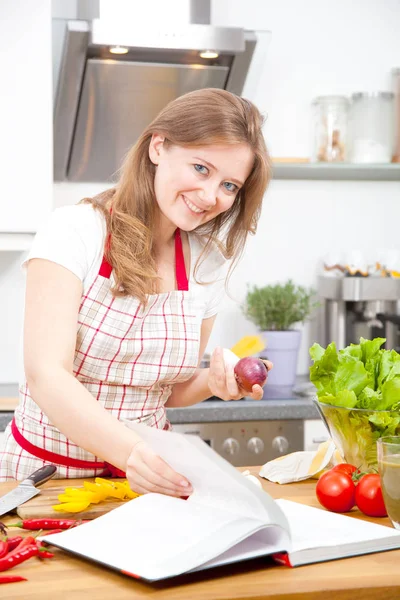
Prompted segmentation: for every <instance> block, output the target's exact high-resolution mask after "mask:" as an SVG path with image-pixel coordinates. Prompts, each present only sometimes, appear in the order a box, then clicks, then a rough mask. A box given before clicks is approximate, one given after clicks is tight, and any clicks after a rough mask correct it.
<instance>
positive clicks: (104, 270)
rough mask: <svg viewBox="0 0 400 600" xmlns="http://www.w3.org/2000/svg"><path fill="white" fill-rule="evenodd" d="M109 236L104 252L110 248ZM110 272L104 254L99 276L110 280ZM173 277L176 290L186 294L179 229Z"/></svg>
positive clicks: (186, 279) (176, 234)
mask: <svg viewBox="0 0 400 600" xmlns="http://www.w3.org/2000/svg"><path fill="white" fill-rule="evenodd" d="M110 240H111V234H108V236H107V240H106V250H108V249H109V247H110ZM111 272H112V266H111V265H110V263H109V262H108V261H107V259H106V256H105V254H104V256H103V260H102V263H101V265H100V269H99V275H101V276H102V277H105V278H106V279H110V276H111ZM175 277H176V283H177V286H178V290H181V291H184V292H187V291H188V290H189V282H188V278H187V275H186V267H185V257H184V254H183V246H182V238H181V232H180V230H179V229H177V230H176V231H175Z"/></svg>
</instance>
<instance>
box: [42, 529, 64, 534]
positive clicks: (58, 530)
mask: <svg viewBox="0 0 400 600" xmlns="http://www.w3.org/2000/svg"><path fill="white" fill-rule="evenodd" d="M63 531H64V529H50V531H47V530H46V535H53V533H62V532H63Z"/></svg>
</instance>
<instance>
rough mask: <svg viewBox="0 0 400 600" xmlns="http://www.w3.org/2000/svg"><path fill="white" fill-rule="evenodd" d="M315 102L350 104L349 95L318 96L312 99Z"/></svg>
mask: <svg viewBox="0 0 400 600" xmlns="http://www.w3.org/2000/svg"><path fill="white" fill-rule="evenodd" d="M312 103H313V104H335V103H336V104H348V103H349V99H348V97H347V96H317V97H316V98H314V100H313V101H312Z"/></svg>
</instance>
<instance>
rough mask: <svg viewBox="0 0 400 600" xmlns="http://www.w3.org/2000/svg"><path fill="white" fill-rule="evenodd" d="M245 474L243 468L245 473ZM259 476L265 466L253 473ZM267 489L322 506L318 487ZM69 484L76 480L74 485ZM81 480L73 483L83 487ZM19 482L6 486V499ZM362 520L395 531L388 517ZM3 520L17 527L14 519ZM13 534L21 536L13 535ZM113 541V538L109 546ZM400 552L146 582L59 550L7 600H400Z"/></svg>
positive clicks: (259, 562)
mask: <svg viewBox="0 0 400 600" xmlns="http://www.w3.org/2000/svg"><path fill="white" fill-rule="evenodd" d="M244 469H245V468H243V469H239V470H244ZM249 470H250V472H251V473H252V474H253V475H257V473H258V471H259V467H249ZM260 481H261V482H262V485H263V488H264V489H265V490H266V491H267V492H268V493H269V494H270V495H271V496H273V497H274V498H278V497H279V498H288V499H291V500H294V501H296V502H301V503H303V504H309V505H311V506H318V502H317V500H316V498H315V481H305V482H301V483H292V484H288V485H278V484H274V483H271V482H269V481H266V480H265V479H260ZM68 483H70V481H69V482H68ZM60 484H61V485H64V484H65V485H67V481H63V480H56V481H54V480H53V481H49V482H47V483H46V484H44V486H43V487H51V486H54V485H57V486H59V485H60ZM81 484H82V480H75V481H74V485H77V486H79V485H81ZM14 485H15V483H7V484H6V483H3V484H0V495H2V494H4V493H5V492H6V491H9V490H10V489H12V488H13V487H14ZM353 516H355V517H356V518H366V519H368V520H369V521H375V522H379V523H380V524H383V525H389V519H387V518H384V519H372V518H368V517H363V516H362V515H361V513H360V512H359V511H355V510H353ZM3 520H4V521H5V522H6V523H7V522H9V523H11V522H12V521H13V520H15V517H12V516H11V515H10V516H6V517H3ZM10 531H11V532H12V533H14V531H17V532H18V534H20V532H21V530H20V529H18V530H12V529H11V530H10ZM105 543H107V540H105ZM399 563H400V550H393V551H390V552H381V553H377V554H370V555H364V556H357V557H352V558H346V559H342V560H335V561H331V562H325V563H320V564H314V565H306V566H303V567H297V568H294V569H290V568H288V567H284V566H279V565H275V564H274V563H272V562H271V561H270V560H269V559H255V560H251V561H247V562H243V563H241V564H236V565H235V564H234V565H227V566H225V567H218V568H216V569H213V570H210V571H206V572H200V573H194V574H192V575H184V576H180V577H178V578H175V579H171V580H168V581H165V582H158V583H156V584H148V583H144V582H142V581H137V580H134V579H131V578H129V577H127V576H124V575H121V574H119V573H116V572H113V571H112V570H110V569H107V568H105V567H101V566H100V565H96V564H94V563H90V562H86V561H84V560H82V559H79V558H77V557H72V556H70V555H68V554H67V553H64V552H62V551H61V550H58V549H55V557H54V558H53V559H49V560H47V561H45V562H39V561H37V560H36V559H31V560H29V561H27V562H26V563H24V564H22V565H20V566H17V567H15V568H14V569H13V570H12V573H13V574H15V575H21V576H23V577H26V578H27V579H28V581H27V582H23V583H15V584H9V585H8V586H7V592H6V595H7V599H8V600H21V599H24V600H25V599H26V598H28V597H29V599H30V600H43V598H52V597H54V598H63V599H64V598H65V599H67V598H68V599H71V600H72V599H73V600H80V599H82V600H83V599H84V598H90V600H106V599H107V600H108V599H109V598H112V599H113V600H125V599H127V600H128V599H129V600H143V599H144V598H152V599H153V600H187V598H190V599H191V600H210V599H212V600H325V599H326V598H327V597H330V598H332V599H334V600H350V599H351V598H354V597H359V598H363V600H374V599H375V598H379V600H398V599H399V598H400V569H399Z"/></svg>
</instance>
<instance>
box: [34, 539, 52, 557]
mask: <svg viewBox="0 0 400 600" xmlns="http://www.w3.org/2000/svg"><path fill="white" fill-rule="evenodd" d="M38 548H39V554H38V557H39V558H53V557H54V554H53V553H52V552H49V551H48V550H47V547H46V546H45V545H44V544H43V543H42V542H38Z"/></svg>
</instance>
